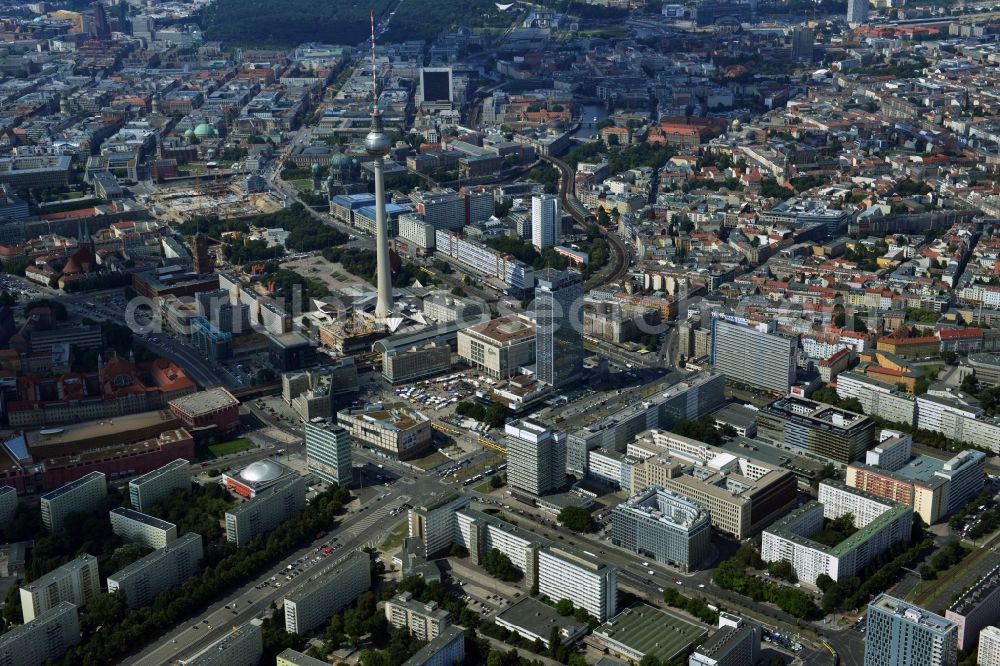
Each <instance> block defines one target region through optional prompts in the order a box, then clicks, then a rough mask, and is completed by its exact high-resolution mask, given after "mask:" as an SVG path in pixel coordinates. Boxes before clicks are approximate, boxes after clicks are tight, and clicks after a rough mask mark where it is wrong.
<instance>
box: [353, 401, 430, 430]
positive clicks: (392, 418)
mask: <svg viewBox="0 0 1000 666" xmlns="http://www.w3.org/2000/svg"><path fill="white" fill-rule="evenodd" d="M342 413H346V414H348V415H349V416H352V417H354V418H364V419H367V420H369V421H375V422H377V423H379V424H380V425H382V426H383V427H386V428H394V429H397V430H408V429H410V428H413V427H415V426H417V425H419V424H421V423H424V422H426V421H428V418H427V417H426V416H424V415H423V414H421V413H420V412H417V411H415V410H413V409H411V408H410V407H407V406H406V405H405V404H404V403H402V402H394V403H386V404H383V405H382V406H381V407H379V406H377V405H366V406H365V407H362V408H360V409H347V410H343V412H342Z"/></svg>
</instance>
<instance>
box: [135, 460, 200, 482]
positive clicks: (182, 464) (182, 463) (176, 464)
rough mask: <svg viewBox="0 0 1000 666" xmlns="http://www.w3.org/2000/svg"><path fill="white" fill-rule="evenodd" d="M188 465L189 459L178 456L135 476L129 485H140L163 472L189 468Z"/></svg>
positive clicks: (152, 479) (154, 478)
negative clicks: (171, 460)
mask: <svg viewBox="0 0 1000 666" xmlns="http://www.w3.org/2000/svg"><path fill="white" fill-rule="evenodd" d="M190 467H191V463H190V462H189V461H187V460H184V458H178V459H177V460H175V461H173V462H168V463H167V464H166V465H164V466H163V467H158V468H156V469H154V470H153V471H151V472H146V473H145V474H142V475H140V476H137V477H135V478H134V479H132V480H131V481H129V485H130V486H131V485H135V486H141V485H142V484H144V483H146V482H147V481H154V480H156V479H158V478H159V477H161V476H163V475H164V474H168V473H170V472H173V471H176V470H181V469H189V468H190Z"/></svg>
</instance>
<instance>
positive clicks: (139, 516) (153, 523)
mask: <svg viewBox="0 0 1000 666" xmlns="http://www.w3.org/2000/svg"><path fill="white" fill-rule="evenodd" d="M111 513H112V514H114V515H117V516H121V517H122V518H128V519H129V520H134V521H136V522H139V523H142V524H143V525H148V526H149V527H153V528H156V529H158V530H163V531H164V532H166V531H167V530H169V529H170V528H171V527H177V526H176V525H174V524H173V523H168V522H167V521H165V520H160V519H159V518H156V517H155V516H150V515H147V514H145V513H142V512H141V511H136V510H135V509H126V508H125V507H122V506H120V507H118V508H117V509H114V510H113V511H112V512H111Z"/></svg>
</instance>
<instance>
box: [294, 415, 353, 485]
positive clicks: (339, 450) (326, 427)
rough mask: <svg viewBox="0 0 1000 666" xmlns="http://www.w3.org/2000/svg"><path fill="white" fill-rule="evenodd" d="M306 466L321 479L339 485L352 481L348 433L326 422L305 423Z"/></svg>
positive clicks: (349, 436) (320, 420)
mask: <svg viewBox="0 0 1000 666" xmlns="http://www.w3.org/2000/svg"><path fill="white" fill-rule="evenodd" d="M305 429H306V437H305V439H306V464H307V465H308V467H309V471H310V472H313V473H314V474H316V476H318V477H320V478H321V479H325V480H326V481H329V482H330V483H336V484H338V485H341V486H347V485H350V483H351V481H352V480H353V478H354V468H353V465H352V462H351V434H350V433H349V432H347V430H346V429H345V428H344V427H343V426H339V425H337V424H336V423H333V422H332V421H330V420H329V419H313V420H311V421H306V425H305Z"/></svg>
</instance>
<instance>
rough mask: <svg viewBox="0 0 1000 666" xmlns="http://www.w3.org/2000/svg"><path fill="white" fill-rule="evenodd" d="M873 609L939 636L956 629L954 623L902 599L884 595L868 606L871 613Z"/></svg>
mask: <svg viewBox="0 0 1000 666" xmlns="http://www.w3.org/2000/svg"><path fill="white" fill-rule="evenodd" d="M873 609H874V610H878V611H882V612H884V613H888V614H890V615H897V616H899V617H902V618H905V619H906V620H908V621H909V622H912V623H914V624H916V625H919V626H921V627H923V628H925V629H928V630H930V631H933V632H936V633H939V634H946V633H948V632H949V631H951V630H953V629H954V628H955V627H956V625H955V623H954V622H952V621H951V620H947V619H945V618H943V617H941V616H940V615H936V614H934V613H931V612H930V611H927V610H924V609H923V608H921V607H920V606H914V605H913V604H911V603H908V602H906V601H903V600H902V599H897V598H896V597H890V596H889V595H888V594H884V593H883V594H880V595H879V596H878V597H877V598H876V599H875V600H874V601H873V602H871V603H870V604H868V610H869V611H872V610H873ZM870 617H871V616H870V614H869V618H870ZM870 621H871V620H870V619H869V622H870Z"/></svg>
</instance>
